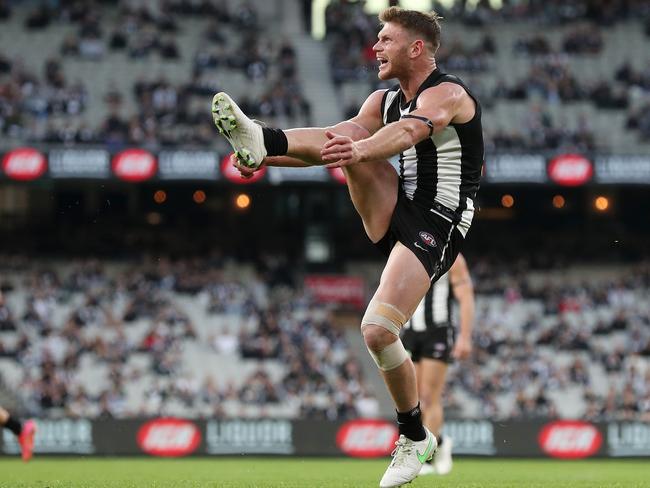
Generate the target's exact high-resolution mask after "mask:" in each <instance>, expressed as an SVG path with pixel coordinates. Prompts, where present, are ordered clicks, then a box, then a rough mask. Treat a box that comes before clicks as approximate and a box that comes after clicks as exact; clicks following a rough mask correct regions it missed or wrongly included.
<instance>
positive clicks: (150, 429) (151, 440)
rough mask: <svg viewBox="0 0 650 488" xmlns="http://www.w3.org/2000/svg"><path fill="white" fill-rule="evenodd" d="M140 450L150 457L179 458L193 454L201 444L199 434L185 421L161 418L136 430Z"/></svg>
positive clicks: (190, 423)
mask: <svg viewBox="0 0 650 488" xmlns="http://www.w3.org/2000/svg"><path fill="white" fill-rule="evenodd" d="M137 441H138V445H139V446H140V449H142V450H143V451H144V452H146V453H147V454H150V455H152V456H161V457H180V456H187V455H188V454H191V453H193V452H194V451H195V450H196V448H197V447H199V444H200V443H201V432H199V429H198V427H197V426H196V425H194V424H193V423H192V422H189V421H187V420H181V419H174V418H161V419H155V420H151V421H149V422H147V423H146V424H144V425H143V426H142V427H140V430H138V434H137Z"/></svg>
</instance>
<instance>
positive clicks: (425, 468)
mask: <svg viewBox="0 0 650 488" xmlns="http://www.w3.org/2000/svg"><path fill="white" fill-rule="evenodd" d="M434 456H435V454H434ZM435 472H436V469H435V468H434V467H433V464H431V463H430V462H426V463H424V464H423V465H422V469H421V470H420V473H419V474H418V476H426V475H428V474H435Z"/></svg>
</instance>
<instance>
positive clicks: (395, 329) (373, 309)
mask: <svg viewBox="0 0 650 488" xmlns="http://www.w3.org/2000/svg"><path fill="white" fill-rule="evenodd" d="M406 318H407V317H406V315H404V314H403V313H402V312H400V311H399V310H398V309H397V308H396V307H394V306H393V305H391V304H390V303H384V302H375V301H372V302H370V304H369V305H368V308H367V309H366V313H365V314H364V316H363V318H362V319H361V328H362V329H363V328H364V327H365V326H366V325H378V326H379V327H383V328H384V329H386V330H387V331H388V332H390V333H391V334H395V335H396V336H397V337H399V331H400V329H401V328H402V326H403V325H404V324H405V323H406Z"/></svg>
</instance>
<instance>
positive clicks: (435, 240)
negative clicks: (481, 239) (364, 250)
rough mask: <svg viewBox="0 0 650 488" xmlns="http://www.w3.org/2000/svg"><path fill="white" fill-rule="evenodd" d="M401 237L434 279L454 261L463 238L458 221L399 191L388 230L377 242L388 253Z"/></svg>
mask: <svg viewBox="0 0 650 488" xmlns="http://www.w3.org/2000/svg"><path fill="white" fill-rule="evenodd" d="M398 241H399V242H401V243H402V244H404V245H405V246H406V247H408V248H409V249H410V250H411V251H413V254H415V255H416V256H417V258H418V259H419V260H420V262H421V263H422V264H423V265H424V268H425V269H426V271H427V273H428V274H429V278H430V279H431V281H435V280H437V279H438V278H440V277H441V276H442V275H444V274H445V273H446V272H447V271H449V268H451V265H452V264H454V261H455V260H456V256H458V253H459V252H460V248H461V246H462V244H463V241H464V239H463V234H461V233H460V231H459V230H458V228H457V226H456V224H454V223H452V222H450V221H449V220H447V219H446V218H444V217H441V216H440V215H438V214H437V213H435V212H432V211H430V210H425V209H423V208H421V207H419V206H417V205H415V204H414V203H413V201H411V200H409V199H408V198H407V197H406V195H405V194H404V192H402V191H400V192H399V195H398V197H397V204H396V205H395V210H394V211H393V216H392V218H391V221H390V225H389V227H388V232H387V233H386V235H385V236H384V237H383V238H382V239H381V240H380V241H378V242H376V243H375V246H377V247H378V248H379V250H380V251H381V252H382V253H383V254H384V255H386V256H388V255H390V252H391V250H392V249H393V246H395V244H396V243H397V242H398Z"/></svg>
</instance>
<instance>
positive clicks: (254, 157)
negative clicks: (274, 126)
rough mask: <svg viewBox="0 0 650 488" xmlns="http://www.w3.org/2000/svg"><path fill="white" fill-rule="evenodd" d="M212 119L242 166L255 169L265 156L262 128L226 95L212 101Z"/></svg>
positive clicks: (220, 94)
mask: <svg viewBox="0 0 650 488" xmlns="http://www.w3.org/2000/svg"><path fill="white" fill-rule="evenodd" d="M212 118H213V119H214V124H215V125H216V126H217V129H219V133H220V134H221V135H223V136H224V137H225V138H226V139H227V140H228V142H229V143H230V145H231V146H232V148H233V150H234V151H235V157H237V160H238V161H239V163H240V164H241V165H242V166H247V167H249V168H257V167H259V165H260V164H262V160H263V159H264V157H265V156H266V147H265V146H264V135H263V133H262V127H261V126H260V125H259V124H256V123H255V122H254V121H253V120H252V119H250V118H248V117H247V116H246V114H245V113H244V112H242V111H241V109H240V108H239V107H238V106H237V104H236V103H235V102H234V101H233V99H232V98H230V96H228V95H227V94H226V93H223V92H220V93H217V94H216V95H215V96H214V98H213V99H212Z"/></svg>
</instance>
